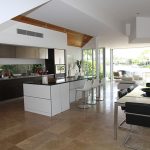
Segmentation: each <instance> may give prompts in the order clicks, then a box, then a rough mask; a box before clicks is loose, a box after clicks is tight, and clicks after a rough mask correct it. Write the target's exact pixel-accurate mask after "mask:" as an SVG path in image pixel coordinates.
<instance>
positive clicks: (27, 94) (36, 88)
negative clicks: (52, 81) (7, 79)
mask: <svg viewBox="0 0 150 150" xmlns="http://www.w3.org/2000/svg"><path fill="white" fill-rule="evenodd" d="M23 88H24V109H25V110H26V111H29V112H33V113H37V114H42V115H46V116H51V94H50V88H51V87H50V86H47V85H35V84H24V85H23Z"/></svg>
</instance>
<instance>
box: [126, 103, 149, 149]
mask: <svg viewBox="0 0 150 150" xmlns="http://www.w3.org/2000/svg"><path fill="white" fill-rule="evenodd" d="M125 114H126V123H127V124H129V125H131V126H130V130H129V133H128V135H127V136H126V138H125V141H124V145H125V146H126V147H128V148H131V149H137V148H136V147H133V146H131V145H128V141H129V139H130V138H131V136H132V125H137V126H143V127H150V104H145V103H133V102H126V103H125Z"/></svg>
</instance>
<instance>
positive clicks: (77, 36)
mask: <svg viewBox="0 0 150 150" xmlns="http://www.w3.org/2000/svg"><path fill="white" fill-rule="evenodd" d="M12 20H15V21H19V22H23V23H27V24H31V25H35V26H38V27H42V28H46V29H50V30H55V31H59V32H63V33H66V34H67V44H68V45H69V46H76V47H83V46H84V45H85V44H86V43H88V42H89V40H91V39H92V38H93V37H92V36H90V35H86V34H82V33H79V32H76V31H72V30H70V29H66V28H63V27H59V26H56V25H53V24H50V23H46V22H43V21H40V20H36V19H32V18H29V17H25V16H21V15H20V16H17V17H15V18H13V19H12Z"/></svg>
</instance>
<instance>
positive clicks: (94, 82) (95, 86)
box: [88, 79, 100, 105]
mask: <svg viewBox="0 0 150 150" xmlns="http://www.w3.org/2000/svg"><path fill="white" fill-rule="evenodd" d="M99 86H100V83H99V79H94V81H93V84H92V94H91V97H92V98H91V100H90V101H88V104H90V105H95V104H96V99H97V95H98V96H99V95H100V93H97V91H98V87H99ZM94 89H96V97H95V96H94ZM99 92H100V91H99ZM99 97H100V96H99Z"/></svg>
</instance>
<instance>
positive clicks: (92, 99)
mask: <svg viewBox="0 0 150 150" xmlns="http://www.w3.org/2000/svg"><path fill="white" fill-rule="evenodd" d="M87 103H88V104H89V105H95V104H96V99H95V98H94V88H92V89H91V97H90V100H89V101H88V102H87Z"/></svg>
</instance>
